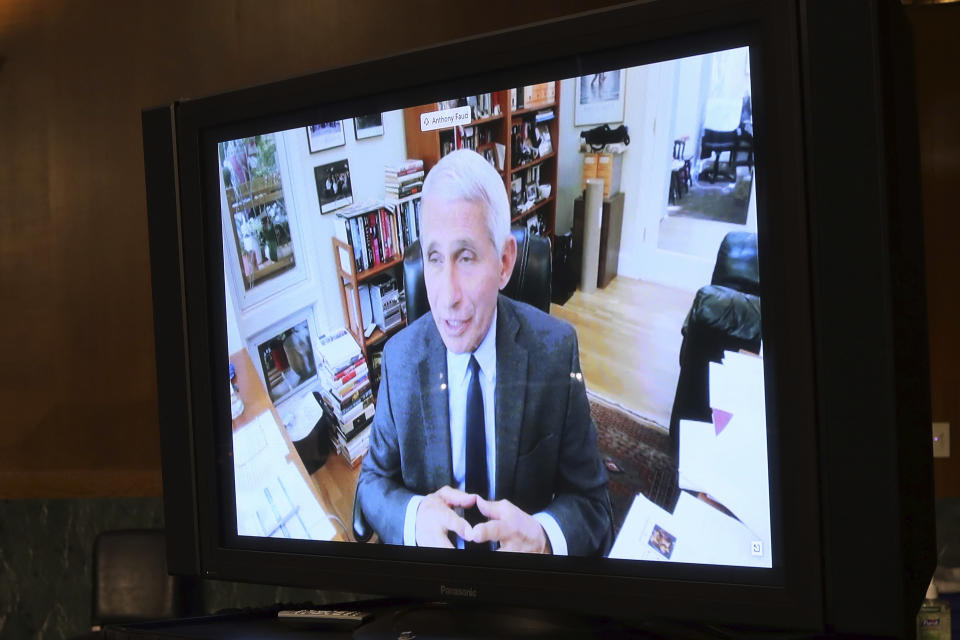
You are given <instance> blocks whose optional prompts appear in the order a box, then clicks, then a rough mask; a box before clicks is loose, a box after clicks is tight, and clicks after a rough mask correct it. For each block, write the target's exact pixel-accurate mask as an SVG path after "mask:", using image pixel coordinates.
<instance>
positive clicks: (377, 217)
mask: <svg viewBox="0 0 960 640" xmlns="http://www.w3.org/2000/svg"><path fill="white" fill-rule="evenodd" d="M335 227H336V234H337V237H338V238H340V239H341V240H343V241H344V242H346V243H347V244H349V245H350V246H352V247H353V258H354V263H355V264H354V269H355V271H358V272H359V271H365V270H366V269H370V268H372V267H376V266H377V265H380V264H383V263H384V262H389V261H391V260H393V259H395V258H397V257H399V256H400V255H401V254H402V253H403V249H404V248H405V244H402V243H401V233H400V230H399V229H398V227H397V217H396V215H395V214H394V212H393V211H392V210H391V209H390V208H389V207H388V206H387V204H386V203H381V202H366V203H359V204H356V205H352V206H350V207H347V208H345V209H341V210H340V211H338V212H337V220H336V225H335Z"/></svg>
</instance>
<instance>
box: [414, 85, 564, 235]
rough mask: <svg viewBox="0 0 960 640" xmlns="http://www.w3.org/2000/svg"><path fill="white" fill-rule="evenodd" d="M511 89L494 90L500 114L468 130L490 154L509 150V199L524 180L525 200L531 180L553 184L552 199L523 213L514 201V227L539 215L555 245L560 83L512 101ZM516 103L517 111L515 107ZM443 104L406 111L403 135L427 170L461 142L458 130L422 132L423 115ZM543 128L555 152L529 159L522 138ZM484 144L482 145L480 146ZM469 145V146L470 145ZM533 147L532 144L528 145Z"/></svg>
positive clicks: (531, 88) (494, 102)
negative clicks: (451, 142) (449, 145)
mask: <svg viewBox="0 0 960 640" xmlns="http://www.w3.org/2000/svg"><path fill="white" fill-rule="evenodd" d="M521 92H523V93H525V94H526V95H524V105H523V107H521V108H518V107H517V106H516V102H515V101H516V100H517V99H519V94H520V93H521ZM511 93H513V91H512V90H510V89H506V90H503V91H494V92H491V93H490V96H491V104H492V105H499V113H493V114H492V115H486V116H484V117H480V118H477V119H475V120H473V121H472V122H471V123H470V124H469V125H467V126H466V127H461V129H467V128H472V129H473V130H474V132H473V135H474V136H476V139H477V144H476V150H477V152H478V153H483V152H484V151H487V150H488V149H493V150H494V157H496V145H497V144H500V145H503V148H504V166H503V169H502V170H501V169H500V168H499V167H497V170H498V172H499V173H500V175H501V177H502V178H503V186H504V188H505V189H506V191H507V194H508V196H510V194H511V188H512V187H514V186H515V181H517V180H518V179H519V181H520V189H521V191H522V193H523V196H524V200H526V195H527V193H526V191H527V187H528V185H529V183H530V181H531V180H532V179H534V178H537V184H539V185H550V187H549V190H550V193H549V195H540V193H539V190H538V193H537V196H536V199H535V200H534V201H531V202H530V203H529V204H525V205H524V206H523V207H522V208H518V207H517V206H516V203H515V201H514V199H512V198H511V216H510V217H511V223H512V224H515V225H516V224H523V223H526V222H527V221H529V220H530V219H531V218H532V217H534V216H538V215H539V216H540V218H541V219H542V221H543V230H542V233H543V235H545V236H547V237H548V238H549V239H550V242H551V244H552V243H553V238H554V234H555V232H556V217H557V207H556V194H557V167H558V164H557V147H558V143H559V130H558V125H559V121H560V83H559V82H548V83H543V84H540V85H530V86H528V87H526V88H523V87H521V88H518V89H517V90H516V94H518V95H517V96H516V97H513V98H512V96H511ZM530 98H537V102H535V103H530V102H529V100H530ZM511 103H513V105H514V106H511ZM441 106H442V104H441V103H437V102H434V103H429V104H424V105H420V106H417V107H410V108H407V109H404V111H403V123H404V134H405V136H406V141H407V155H408V156H409V157H411V158H421V159H422V160H423V164H424V170H425V171H427V172H429V171H430V169H431V168H432V167H433V165H435V164H436V163H437V162H439V160H440V158H441V157H442V156H443V154H444V150H445V149H446V148H447V142H448V141H449V139H450V137H451V136H452V137H453V138H454V141H456V132H455V129H456V127H450V128H447V129H440V130H433V131H421V130H420V116H421V114H423V113H429V112H432V111H436V110H438V109H440V108H441ZM548 113H549V114H550V117H549V119H546V120H544V121H542V122H537V117H538V114H540V115H541V116H544V115H546V114H548ZM538 126H542V127H543V129H544V130H545V131H547V132H548V133H549V136H550V143H551V149H550V151H549V152H545V153H543V154H542V155H541V154H539V153H538V154H537V155H536V157H530V155H529V154H524V153H522V151H523V148H522V147H523V146H524V145H518V144H516V142H517V136H518V135H519V136H521V137H522V136H523V133H524V127H526V131H527V132H529V131H530V128H531V127H532V128H533V129H534V131H536V129H537V127H538ZM481 140H483V141H482V142H481ZM465 146H466V145H465ZM527 146H529V145H527Z"/></svg>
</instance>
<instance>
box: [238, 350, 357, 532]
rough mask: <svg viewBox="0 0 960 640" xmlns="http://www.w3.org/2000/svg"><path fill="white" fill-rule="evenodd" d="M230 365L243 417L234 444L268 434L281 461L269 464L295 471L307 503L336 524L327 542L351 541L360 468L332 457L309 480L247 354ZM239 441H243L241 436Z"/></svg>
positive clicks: (339, 458)
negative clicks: (252, 432) (249, 433)
mask: <svg viewBox="0 0 960 640" xmlns="http://www.w3.org/2000/svg"><path fill="white" fill-rule="evenodd" d="M230 362H231V363H232V364H233V366H234V369H235V371H236V383H237V387H238V388H239V393H240V398H241V399H242V400H243V404H244V410H243V413H242V414H240V416H239V417H238V418H237V419H236V420H234V421H233V433H234V439H235V442H236V441H237V437H238V436H237V434H238V433H240V432H241V431H242V430H243V429H250V428H258V429H262V430H264V432H265V433H266V434H267V436H266V438H267V440H268V441H272V442H276V443H277V448H282V449H283V454H282V456H281V458H280V461H278V462H276V463H272V464H276V465H280V466H282V465H283V464H284V463H286V464H290V465H292V466H293V467H294V468H295V469H296V474H297V475H298V476H299V479H300V480H302V482H303V483H304V484H305V485H306V487H307V488H308V491H309V494H310V499H312V500H313V501H315V504H316V505H317V506H319V508H320V509H322V510H323V511H324V512H325V513H326V514H329V515H331V516H333V517H332V518H331V520H332V521H333V522H334V523H336V526H335V529H336V534H335V535H334V536H333V537H331V538H329V539H331V540H337V541H349V540H352V533H350V528H349V526H348V523H349V522H350V521H351V518H352V514H353V496H354V488H355V487H356V482H357V476H358V475H359V472H360V470H359V468H357V469H352V468H351V467H350V465H348V464H347V463H346V461H344V460H343V458H341V457H340V456H338V455H331V456H330V457H329V458H328V459H327V462H326V463H325V464H324V465H323V466H322V467H320V468H319V469H318V470H317V471H316V472H314V474H313V476H312V477H311V476H310V475H308V474H307V470H306V469H305V468H304V466H303V463H302V462H301V460H300V456H299V455H298V454H297V451H296V448H295V447H294V446H293V441H291V440H290V436H289V435H288V434H287V430H286V429H285V428H283V426H282V424H283V421H282V420H281V419H280V414H279V413H278V412H277V409H276V407H275V406H274V405H273V402H271V401H270V396H269V395H268V394H267V390H266V387H264V385H263V382H262V381H261V380H260V377H259V376H258V375H257V372H256V369H255V368H254V365H253V362H252V361H251V359H250V356H249V354H248V353H247V351H246V350H240V351H237V352H236V353H234V354H232V355H231V356H230ZM264 416H269V418H272V419H264ZM255 423H256V424H255ZM271 430H273V431H271ZM241 437H243V435H242V434H241ZM280 440H282V444H279V442H280ZM308 506H310V505H304V508H307V507H308Z"/></svg>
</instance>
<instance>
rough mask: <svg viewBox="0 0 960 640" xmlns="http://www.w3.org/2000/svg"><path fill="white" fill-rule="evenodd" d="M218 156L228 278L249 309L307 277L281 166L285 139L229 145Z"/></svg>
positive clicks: (255, 139) (264, 137)
mask: <svg viewBox="0 0 960 640" xmlns="http://www.w3.org/2000/svg"><path fill="white" fill-rule="evenodd" d="M218 152H219V160H220V165H221V166H220V168H221V175H220V186H221V201H220V207H221V211H220V214H221V227H222V229H223V235H224V254H223V255H224V269H225V276H226V277H227V280H228V281H229V282H231V284H232V285H233V292H234V295H235V296H236V298H237V302H238V303H239V306H240V308H241V309H246V308H249V307H250V306H252V305H254V304H256V303H257V302H259V301H261V300H263V299H264V298H266V297H268V296H270V295H272V294H274V293H276V292H277V291H279V290H280V289H283V288H285V287H287V286H290V285H291V284H293V283H294V282H295V281H299V280H301V279H303V277H304V275H305V274H304V270H303V265H302V264H301V260H300V258H301V256H300V255H299V254H298V246H299V245H300V238H299V227H298V226H297V224H296V219H295V218H296V216H295V215H294V214H293V213H292V211H295V210H296V207H294V206H293V204H292V200H291V198H292V194H291V193H290V192H289V190H288V189H287V188H286V187H285V179H284V175H283V171H282V164H283V163H281V162H279V161H278V158H280V157H282V156H283V146H282V138H281V137H280V136H276V135H275V134H267V135H262V136H254V137H250V138H240V139H237V140H228V141H226V142H222V143H220V144H219V146H218ZM253 194H257V198H256V199H254V198H253Z"/></svg>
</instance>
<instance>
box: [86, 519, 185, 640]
mask: <svg viewBox="0 0 960 640" xmlns="http://www.w3.org/2000/svg"><path fill="white" fill-rule="evenodd" d="M92 577H93V603H92V604H93V609H92V612H91V624H92V631H91V632H90V633H87V634H83V635H79V636H74V640H79V639H80V638H101V637H103V632H102V630H101V627H103V626H106V625H108V624H124V623H131V622H143V621H147V620H160V619H166V618H182V617H185V616H191V615H199V614H201V613H203V610H204V602H203V590H202V587H201V583H200V581H199V580H198V579H196V578H192V577H185V576H172V575H170V574H168V573H167V541H166V536H165V534H164V531H163V529H124V530H115V531H102V532H101V533H100V534H98V535H97V538H96V540H95V542H94V547H93V568H92Z"/></svg>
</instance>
